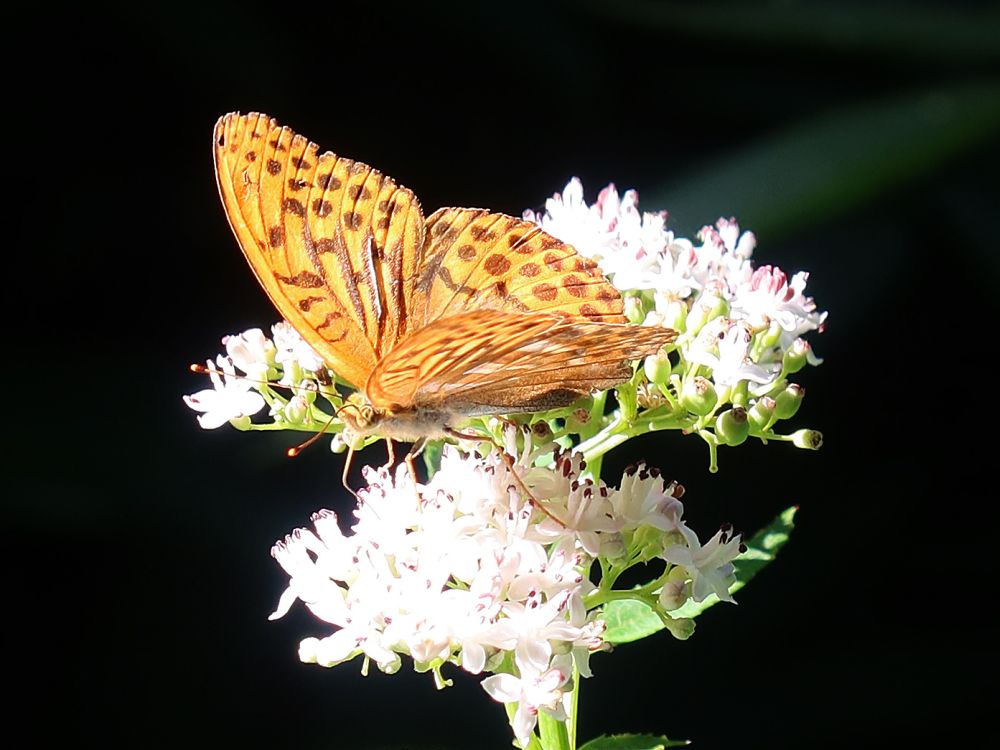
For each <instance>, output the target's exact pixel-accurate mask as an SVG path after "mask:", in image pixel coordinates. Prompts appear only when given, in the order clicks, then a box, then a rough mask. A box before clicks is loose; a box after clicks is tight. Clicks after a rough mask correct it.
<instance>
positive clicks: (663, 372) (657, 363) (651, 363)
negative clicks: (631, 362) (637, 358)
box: [643, 349, 673, 385]
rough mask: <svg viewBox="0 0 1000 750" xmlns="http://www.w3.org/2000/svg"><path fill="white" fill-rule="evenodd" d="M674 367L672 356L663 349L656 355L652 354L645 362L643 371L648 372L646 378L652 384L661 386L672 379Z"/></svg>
mask: <svg viewBox="0 0 1000 750" xmlns="http://www.w3.org/2000/svg"><path fill="white" fill-rule="evenodd" d="M672 367H673V365H671V364H670V356H669V355H668V354H667V353H666V352H664V351H663V350H662V349H661V350H660V351H658V352H657V353H656V354H650V355H649V356H648V357H646V360H645V361H644V362H643V369H644V370H645V372H646V378H648V379H649V381H650V382H651V383H659V384H661V385H663V384H665V383H666V382H667V381H668V380H669V379H670V370H671V368H672Z"/></svg>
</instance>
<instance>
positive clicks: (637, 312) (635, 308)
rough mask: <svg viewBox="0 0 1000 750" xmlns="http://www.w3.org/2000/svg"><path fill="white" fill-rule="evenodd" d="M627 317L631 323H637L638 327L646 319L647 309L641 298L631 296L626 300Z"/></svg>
mask: <svg viewBox="0 0 1000 750" xmlns="http://www.w3.org/2000/svg"><path fill="white" fill-rule="evenodd" d="M625 317H626V318H627V319H628V322H629V323H635V324H636V325H638V324H640V323H642V321H644V320H645V319H646V309H645V305H643V304H642V299H641V298H639V297H636V296H635V295H629V296H628V297H626V298H625Z"/></svg>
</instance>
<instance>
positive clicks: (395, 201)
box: [213, 113, 677, 441]
mask: <svg viewBox="0 0 1000 750" xmlns="http://www.w3.org/2000/svg"><path fill="white" fill-rule="evenodd" d="M213 146H214V153H215V172H216V177H217V180H218V186H219V194H220V196H221V198H222V203H223V205H224V207H225V210H226V214H227V216H228V218H229V223H230V225H231V227H232V229H233V232H234V234H235V235H236V238H237V240H238V241H239V244H240V247H241V248H242V250H243V253H244V255H245V256H246V258H247V260H248V261H249V263H250V267H251V268H252V269H253V271H254V273H255V274H256V276H257V279H258V280H259V281H260V283H261V285H262V286H263V287H264V290H265V291H266V292H267V294H268V296H269V297H270V298H271V301H272V302H273V303H274V305H275V306H276V307H277V308H278V311H279V312H280V313H281V314H282V315H283V316H284V318H285V319H286V320H288V321H289V323H291V325H292V326H293V327H294V328H295V329H296V330H297V331H298V332H299V333H300V334H301V335H302V337H303V338H304V339H305V340H306V341H307V342H308V343H309V344H310V345H311V346H312V347H313V349H315V350H316V352H317V353H318V354H319V355H320V356H321V357H322V358H323V359H324V360H325V362H326V363H327V365H328V366H329V367H330V368H331V369H333V371H334V372H336V373H337V375H338V376H340V377H341V378H342V379H343V380H345V381H347V382H349V383H350V384H352V385H353V386H354V387H355V388H357V389H358V391H357V392H356V393H353V394H351V396H349V397H348V399H347V400H346V403H345V408H343V409H341V410H340V416H341V418H342V419H343V421H344V423H345V429H346V432H347V433H350V434H353V435H357V436H367V435H376V436H379V437H385V438H388V439H390V440H391V439H397V440H404V441H414V440H418V439H422V438H434V437H444V436H446V435H448V434H453V430H454V428H455V427H456V426H458V425H460V424H461V423H462V422H463V421H467V420H468V419H470V418H473V417H477V416H485V415H501V414H512V413H524V412H537V411H546V410H549V409H553V408H557V407H563V406H568V405H569V404H571V403H572V402H574V401H575V400H577V399H578V398H580V397H581V396H582V395H585V394H588V393H590V392H591V391H593V390H603V389H607V388H610V387H613V386H615V385H618V384H620V383H622V382H623V381H625V380H627V379H628V378H629V377H630V376H631V375H632V367H631V365H630V364H629V361H630V360H635V359H639V358H642V357H644V356H646V355H649V354H653V353H656V352H657V351H658V350H659V349H660V347H662V346H663V345H664V344H667V343H669V342H670V341H672V340H673V339H674V337H675V336H676V335H677V334H676V332H675V331H672V330H669V329H666V328H659V327H640V326H633V325H628V324H627V323H626V321H625V318H624V316H623V315H622V310H623V303H622V298H621V295H620V294H619V293H618V291H617V290H616V289H615V288H614V287H613V286H612V285H611V284H610V283H609V282H608V280H607V279H606V278H605V277H604V275H603V274H602V273H601V271H600V269H599V268H598V267H597V265H596V264H595V263H594V262H593V261H591V260H589V259H587V258H585V257H583V256H581V255H579V254H578V253H577V252H576V250H575V249H574V248H573V247H572V246H570V245H568V244H566V243H564V242H562V241H560V240H558V239H556V238H555V237H552V236H551V235H549V234H547V233H546V232H544V231H542V230H541V228H539V227H538V226H536V225H535V224H533V223H531V222H528V221H524V220H522V219H517V218H514V217H512V216H506V215H504V214H501V213H492V212H490V211H488V210H485V209H478V208H440V209H438V210H437V211H435V212H434V213H432V214H431V215H430V216H429V217H426V218H425V217H424V215H423V212H422V211H421V208H420V203H419V202H418V201H417V198H416V197H415V196H414V194H413V193H412V192H411V191H410V190H408V189H406V188H405V187H402V186H401V185H399V184H397V183H396V182H395V181H394V180H392V179H391V178H389V177H386V176H385V175H383V174H381V173H380V172H378V171H377V170H375V169H372V168H371V167H369V166H368V165H367V164H363V163H362V162H359V161H353V160H351V159H346V158H343V157H340V156H337V155H336V154H334V153H331V152H329V151H325V152H321V151H320V148H319V146H317V145H316V144H315V143H313V142H312V141H310V140H308V139H307V138H305V137H303V136H301V135H299V134H297V133H294V132H293V131H292V130H290V129H289V128H288V127H282V126H280V125H279V124H278V122H277V121H275V120H274V119H273V118H270V117H268V116H267V115H263V114H259V113H250V114H246V115H241V114H239V113H231V114H227V115H225V116H223V117H221V118H220V119H219V121H218V123H216V126H215V133H214V143H213Z"/></svg>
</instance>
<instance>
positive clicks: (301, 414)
mask: <svg viewBox="0 0 1000 750" xmlns="http://www.w3.org/2000/svg"><path fill="white" fill-rule="evenodd" d="M281 413H282V415H283V416H284V417H285V421H287V422H289V423H290V424H302V423H303V422H305V421H306V416H307V415H308V414H309V404H308V403H307V402H306V400H305V399H304V398H303V397H302V396H292V397H291V398H290V399H289V400H288V403H287V404H285V408H284V409H282V410H281Z"/></svg>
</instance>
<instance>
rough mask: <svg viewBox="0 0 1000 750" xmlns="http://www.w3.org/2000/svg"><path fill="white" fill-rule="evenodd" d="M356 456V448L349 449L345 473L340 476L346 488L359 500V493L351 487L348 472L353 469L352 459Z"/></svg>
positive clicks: (345, 462)
mask: <svg viewBox="0 0 1000 750" xmlns="http://www.w3.org/2000/svg"><path fill="white" fill-rule="evenodd" d="M352 458H354V448H350V447H349V448H348V449H347V460H346V461H344V473H343V474H342V475H341V477H340V481H341V482H342V483H343V485H344V489H345V490H347V491H348V492H350V493H351V494H352V495H354V499H355V500H359V499H360V498H359V497H358V493H357V492H355V491H354V490H352V489H351V486H350V485H349V484H348V483H347V473H348V472H349V471H350V470H351V459H352Z"/></svg>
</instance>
